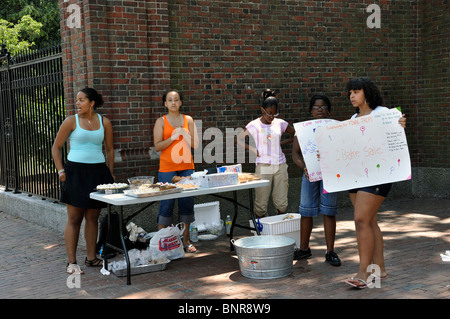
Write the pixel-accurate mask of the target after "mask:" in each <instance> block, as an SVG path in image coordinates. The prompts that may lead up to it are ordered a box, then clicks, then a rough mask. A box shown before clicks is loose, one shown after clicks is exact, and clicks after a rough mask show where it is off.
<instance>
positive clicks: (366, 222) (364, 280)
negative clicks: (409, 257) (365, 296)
mask: <svg viewBox="0 0 450 319" xmlns="http://www.w3.org/2000/svg"><path fill="white" fill-rule="evenodd" d="M347 94H348V98H349V100H350V102H351V103H352V105H353V106H354V107H355V108H356V114H354V115H353V116H352V118H359V117H362V116H365V115H369V114H374V113H376V112H379V111H381V110H383V109H384V110H386V108H385V107H383V106H381V105H382V104H383V99H382V97H381V93H380V91H379V90H378V88H377V86H376V85H375V84H374V83H373V82H372V81H371V80H370V79H368V78H358V79H353V80H350V81H349V82H348V83H347ZM399 124H400V125H401V126H402V127H405V126H406V118H405V117H404V115H403V116H402V117H401V118H400V120H399ZM391 186H392V184H383V185H375V186H371V187H364V188H359V189H352V190H350V191H349V193H350V200H351V201H352V204H353V207H354V220H355V228H356V238H357V241H358V253H359V271H358V273H357V274H356V276H355V277H352V278H350V279H349V280H347V281H346V283H347V284H349V285H351V286H353V287H355V288H367V287H373V286H374V284H373V280H374V279H380V278H385V277H386V276H387V272H386V269H385V265H384V255H383V236H382V234H381V230H380V227H379V226H378V220H377V212H378V209H379V208H380V206H381V204H382V203H383V201H384V199H385V198H386V196H387V195H388V193H389V190H390V189H391ZM373 265H375V268H374V266H373ZM372 269H376V270H377V272H378V273H377V274H376V276H378V278H376V276H375V275H373V274H372Z"/></svg>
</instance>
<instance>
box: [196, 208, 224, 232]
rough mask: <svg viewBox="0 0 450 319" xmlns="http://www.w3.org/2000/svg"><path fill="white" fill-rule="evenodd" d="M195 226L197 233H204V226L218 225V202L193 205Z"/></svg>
mask: <svg viewBox="0 0 450 319" xmlns="http://www.w3.org/2000/svg"><path fill="white" fill-rule="evenodd" d="M194 214H195V224H196V225H197V230H198V231H199V232H202V231H206V227H205V225H208V224H220V203H219V202H218V201H216V202H211V203H203V204H195V205H194Z"/></svg>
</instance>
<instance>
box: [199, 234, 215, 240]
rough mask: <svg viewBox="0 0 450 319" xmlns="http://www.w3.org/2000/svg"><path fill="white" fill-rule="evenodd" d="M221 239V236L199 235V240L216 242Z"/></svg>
mask: <svg viewBox="0 0 450 319" xmlns="http://www.w3.org/2000/svg"><path fill="white" fill-rule="evenodd" d="M217 238H219V236H217V235H213V234H202V235H198V239H199V240H214V239H217Z"/></svg>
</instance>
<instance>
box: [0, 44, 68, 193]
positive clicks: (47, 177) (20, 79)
mask: <svg viewBox="0 0 450 319" xmlns="http://www.w3.org/2000/svg"><path fill="white" fill-rule="evenodd" d="M65 112H66V111H65V104H64V86H63V67H62V53H61V46H60V45H56V46H52V47H48V48H44V49H41V50H34V51H29V50H27V51H26V52H23V53H21V54H18V55H16V56H14V57H11V56H10V55H9V53H8V52H7V51H6V49H5V48H4V47H3V48H2V50H1V52H0V162H1V163H0V164H1V165H0V185H3V186H4V187H5V190H6V191H14V192H25V193H28V194H34V195H38V196H42V197H43V198H49V199H55V200H56V199H59V196H60V187H59V180H58V174H57V173H56V169H55V165H54V163H53V157H52V152H51V149H52V145H53V142H54V139H55V137H56V134H57V132H58V129H59V126H60V125H61V123H62V121H63V120H64V118H65V114H66V113H65ZM63 152H64V154H63V156H65V152H66V149H65V148H64V150H63Z"/></svg>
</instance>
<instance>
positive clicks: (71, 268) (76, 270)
mask: <svg viewBox="0 0 450 319" xmlns="http://www.w3.org/2000/svg"><path fill="white" fill-rule="evenodd" d="M66 273H68V274H79V275H82V274H84V272H83V271H82V270H81V268H80V266H78V265H77V264H76V263H73V264H67V268H66Z"/></svg>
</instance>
